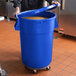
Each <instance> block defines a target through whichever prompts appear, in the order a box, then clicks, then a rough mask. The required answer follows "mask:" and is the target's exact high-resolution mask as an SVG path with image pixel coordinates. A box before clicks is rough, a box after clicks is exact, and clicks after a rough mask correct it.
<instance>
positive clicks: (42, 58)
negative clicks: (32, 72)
mask: <svg viewBox="0 0 76 76" xmlns="http://www.w3.org/2000/svg"><path fill="white" fill-rule="evenodd" d="M52 6H54V7H51V6H50V7H45V8H42V9H38V10H33V11H27V12H22V13H20V14H19V15H16V17H17V18H18V19H17V22H16V24H15V30H19V31H20V41H21V54H22V61H23V63H24V65H25V66H27V67H29V68H34V69H38V68H39V69H40V68H44V67H46V66H48V65H49V64H50V63H51V61H52V48H53V32H54V29H55V28H57V27H58V23H57V20H56V14H55V13H52V12H47V11H45V10H48V9H54V8H56V7H57V5H52ZM43 10H44V11H43ZM31 16H39V17H47V18H48V19H40V20H32V19H24V18H23V17H31Z"/></svg>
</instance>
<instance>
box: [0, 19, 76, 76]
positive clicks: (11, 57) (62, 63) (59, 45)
mask: <svg viewBox="0 0 76 76" xmlns="http://www.w3.org/2000/svg"><path fill="white" fill-rule="evenodd" d="M54 36H57V37H58V38H57V39H54V44H53V60H52V63H51V64H50V66H51V69H50V70H49V71H45V70H44V71H39V73H38V74H32V72H31V71H29V70H27V69H26V68H24V65H23V63H22V61H21V51H20V39H19V32H18V31H15V30H14V21H11V22H9V23H8V22H7V21H6V20H5V21H1V22H0V64H1V65H2V68H4V69H6V70H7V71H8V76H76V39H75V38H72V37H63V36H61V35H59V34H58V33H55V34H54Z"/></svg>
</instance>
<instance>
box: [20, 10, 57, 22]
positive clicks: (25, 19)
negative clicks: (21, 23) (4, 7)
mask: <svg viewBox="0 0 76 76" xmlns="http://www.w3.org/2000/svg"><path fill="white" fill-rule="evenodd" d="M46 12H47V11H46ZM49 13H52V14H53V15H54V16H53V17H51V18H47V19H24V18H23V17H20V18H21V19H22V20H29V21H45V20H53V19H55V18H56V14H55V13H53V12H49ZM28 17H38V16H28ZM39 17H40V16H39ZM41 17H42V16H41Z"/></svg>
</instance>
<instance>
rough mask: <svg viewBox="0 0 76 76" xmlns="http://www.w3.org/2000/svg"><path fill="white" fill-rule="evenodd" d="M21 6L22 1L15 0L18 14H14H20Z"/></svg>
mask: <svg viewBox="0 0 76 76" xmlns="http://www.w3.org/2000/svg"><path fill="white" fill-rule="evenodd" d="M20 4H21V0H14V7H15V8H16V12H15V13H14V14H18V13H20Z"/></svg>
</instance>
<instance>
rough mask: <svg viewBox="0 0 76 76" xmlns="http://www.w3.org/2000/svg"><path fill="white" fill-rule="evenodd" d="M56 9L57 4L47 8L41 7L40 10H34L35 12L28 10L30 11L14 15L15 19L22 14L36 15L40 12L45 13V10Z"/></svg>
mask: <svg viewBox="0 0 76 76" xmlns="http://www.w3.org/2000/svg"><path fill="white" fill-rule="evenodd" d="M55 8H57V4H53V5H49V6H47V7H43V8H40V9H35V10H30V11H23V12H21V13H19V14H17V15H16V17H17V18H18V16H20V17H21V16H22V15H24V14H26V15H28V14H31V15H32V14H37V13H40V12H44V11H47V10H53V9H55Z"/></svg>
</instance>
